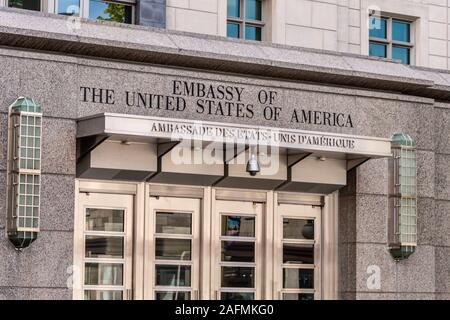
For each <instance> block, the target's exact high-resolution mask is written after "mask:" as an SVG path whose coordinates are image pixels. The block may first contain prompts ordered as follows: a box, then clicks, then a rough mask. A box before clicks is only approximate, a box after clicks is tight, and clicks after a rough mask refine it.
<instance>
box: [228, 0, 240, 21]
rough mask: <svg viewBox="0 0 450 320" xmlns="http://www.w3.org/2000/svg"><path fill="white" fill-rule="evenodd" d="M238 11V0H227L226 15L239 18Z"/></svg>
mask: <svg viewBox="0 0 450 320" xmlns="http://www.w3.org/2000/svg"><path fill="white" fill-rule="evenodd" d="M240 11H241V9H240V6H239V0H227V16H229V17H235V18H239V17H240V16H241V13H240Z"/></svg>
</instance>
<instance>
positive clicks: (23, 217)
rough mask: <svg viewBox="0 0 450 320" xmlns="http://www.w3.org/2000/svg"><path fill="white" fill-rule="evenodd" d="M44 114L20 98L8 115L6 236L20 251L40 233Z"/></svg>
mask: <svg viewBox="0 0 450 320" xmlns="http://www.w3.org/2000/svg"><path fill="white" fill-rule="evenodd" d="M41 135H42V111H41V106H40V105H38V104H36V103H35V102H34V100H33V99H30V98H24V97H20V98H18V99H17V100H16V101H15V102H14V103H13V104H12V105H11V106H10V107H9V114H8V169H7V194H8V207H7V208H8V212H7V234H8V238H9V240H10V241H11V242H12V243H13V244H14V246H15V247H16V248H17V249H19V250H21V249H23V248H26V247H28V246H29V245H30V244H31V243H32V242H33V241H34V240H36V238H37V235H38V233H39V211H40V180H41V147H42V140H41Z"/></svg>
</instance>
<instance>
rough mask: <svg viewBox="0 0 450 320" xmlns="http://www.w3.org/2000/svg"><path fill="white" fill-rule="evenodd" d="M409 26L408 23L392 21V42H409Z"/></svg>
mask: <svg viewBox="0 0 450 320" xmlns="http://www.w3.org/2000/svg"><path fill="white" fill-rule="evenodd" d="M410 28H411V25H410V24H409V23H408V22H403V21H399V20H392V40H394V41H403V42H410V41H411V31H410Z"/></svg>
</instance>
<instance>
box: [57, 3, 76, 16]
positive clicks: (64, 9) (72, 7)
mask: <svg viewBox="0 0 450 320" xmlns="http://www.w3.org/2000/svg"><path fill="white" fill-rule="evenodd" d="M58 14H62V15H66V16H78V15H79V14H80V0H58Z"/></svg>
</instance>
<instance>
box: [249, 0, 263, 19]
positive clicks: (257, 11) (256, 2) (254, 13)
mask: <svg viewBox="0 0 450 320" xmlns="http://www.w3.org/2000/svg"><path fill="white" fill-rule="evenodd" d="M261 7H262V3H261V0H245V18H246V19H251V20H261V19H262V15H261V11H262V8H261Z"/></svg>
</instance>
